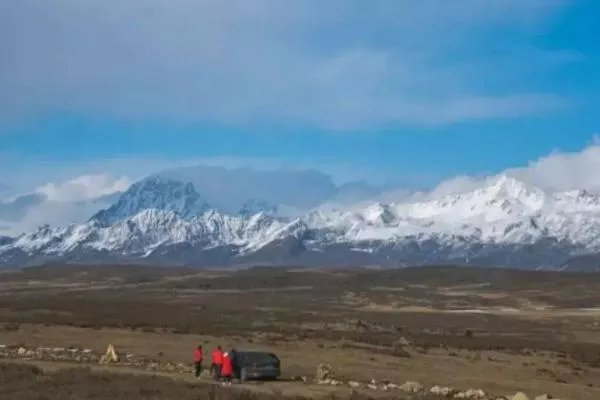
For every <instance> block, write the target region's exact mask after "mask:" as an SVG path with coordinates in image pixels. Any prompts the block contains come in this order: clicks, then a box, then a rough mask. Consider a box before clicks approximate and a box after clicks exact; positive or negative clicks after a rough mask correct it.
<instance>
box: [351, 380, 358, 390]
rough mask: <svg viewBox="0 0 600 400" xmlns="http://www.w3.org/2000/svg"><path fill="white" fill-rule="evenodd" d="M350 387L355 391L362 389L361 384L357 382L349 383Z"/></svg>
mask: <svg viewBox="0 0 600 400" xmlns="http://www.w3.org/2000/svg"><path fill="white" fill-rule="evenodd" d="M348 386H350V387H351V388H353V389H357V388H359V387H360V383H358V382H355V381H348Z"/></svg>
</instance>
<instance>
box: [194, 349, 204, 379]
mask: <svg viewBox="0 0 600 400" xmlns="http://www.w3.org/2000/svg"><path fill="white" fill-rule="evenodd" d="M194 367H195V373H196V378H198V377H199V376H200V372H201V371H202V346H200V345H198V346H197V347H196V349H195V350H194Z"/></svg>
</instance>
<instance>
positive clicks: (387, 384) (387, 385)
mask: <svg viewBox="0 0 600 400" xmlns="http://www.w3.org/2000/svg"><path fill="white" fill-rule="evenodd" d="M385 386H386V387H387V388H388V389H398V388H399V387H400V386H398V385H396V384H395V383H392V382H389V383H386V385H385Z"/></svg>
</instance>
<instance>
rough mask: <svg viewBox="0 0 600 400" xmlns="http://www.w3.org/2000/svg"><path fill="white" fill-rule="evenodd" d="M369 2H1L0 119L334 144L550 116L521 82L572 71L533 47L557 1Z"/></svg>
mask: <svg viewBox="0 0 600 400" xmlns="http://www.w3.org/2000/svg"><path fill="white" fill-rule="evenodd" d="M367 3H368V4H367ZM367 3H365V2H364V1H362V0H329V1H322V0H297V1H288V2H282V1H279V0H254V1H246V0H170V1H165V0H88V1H80V0H55V1H52V2H48V1H43V0H19V1H4V2H0V54H2V58H1V60H0V119H2V120H4V121H14V120H16V119H18V118H20V117H22V118H31V117H32V116H41V115H46V114H48V113H53V112H73V113H79V114H84V115H89V116H94V117H110V118H124V119H127V120H135V119H140V118H144V119H148V118H153V119H154V118H161V119H167V120H172V121H175V122H198V121H200V122H209V123H224V124H243V125H244V126H248V124H275V125H276V126H281V124H292V125H293V126H296V127H297V126H309V127H318V128H324V129H333V130H336V129H360V128H375V127H379V126H387V125H390V124H392V125H398V124H405V125H423V124H425V125H437V124H450V123H455V122H461V121H471V120H481V119H491V118H511V117H520V116H524V115H531V114H538V113H542V112H545V111H548V110H549V109H556V108H557V107H562V106H564V100H563V99H562V98H561V97H560V96H558V95H557V94H554V93H547V92H544V91H543V90H541V89H540V88H535V87H527V85H523V84H522V83H523V82H522V81H523V79H521V78H522V76H523V75H524V74H526V73H532V72H533V73H544V72H545V71H547V70H548V69H551V68H556V67H557V66H559V65H561V63H564V62H569V61H570V60H571V56H570V55H569V53H568V52H543V51H540V50H538V49H536V48H535V46H534V44H533V42H532V38H533V37H534V36H535V34H536V33H538V32H539V31H540V30H541V29H545V28H546V27H547V24H549V23H551V20H552V17H553V16H554V15H556V13H558V12H559V11H560V9H561V8H562V7H563V6H565V4H564V3H565V1H561V0H545V1H521V0H489V1H480V0H456V1H452V2H449V1H444V0H422V1H413V0H381V1H377V2H367ZM507 49H510V50H507ZM517 58H518V60H519V62H518V63H517V62H515V61H513V60H515V59H517ZM524 65H526V66H527V67H524ZM498 67H501V71H502V73H498V71H499V69H498ZM507 83H510V86H511V87H512V88H514V90H513V91H507V90H505V89H503V88H504V87H506V86H507Z"/></svg>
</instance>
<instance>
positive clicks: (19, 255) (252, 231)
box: [0, 176, 600, 268]
mask: <svg viewBox="0 0 600 400" xmlns="http://www.w3.org/2000/svg"><path fill="white" fill-rule="evenodd" d="M265 208H266V209H267V210H265ZM242 211H244V212H240V213H238V214H235V215H226V214H222V213H219V212H217V211H215V210H211V209H210V207H209V206H208V205H207V204H206V203H205V202H204V201H203V200H202V196H200V194H198V193H197V192H196V190H195V189H194V186H193V185H192V184H191V183H184V182H179V181H175V180H171V179H167V178H158V177H153V178H148V179H145V180H142V181H140V182H138V183H136V184H134V185H133V186H131V188H130V189H129V190H127V191H126V192H125V193H124V194H123V195H122V196H121V197H120V198H119V200H118V201H117V202H116V203H115V204H114V205H112V206H111V207H109V208H108V209H106V210H103V211H101V212H99V213H97V214H96V215H95V216H94V217H92V218H91V219H90V220H89V221H88V222H87V223H85V224H79V225H71V226H68V227H64V228H59V229H51V228H49V227H47V226H44V227H41V228H40V229H38V230H37V231H35V232H31V233H27V234H24V235H21V236H18V237H16V238H12V239H7V238H5V239H3V240H2V241H0V263H4V264H5V265H23V264H30V263H35V262H42V261H46V260H48V259H60V260H67V261H74V260H75V261H87V262H92V261H93V262H108V261H123V260H135V261H137V262H140V261H143V262H148V263H161V264H189V265H197V266H202V265H231V264H236V263H250V262H251V263H282V264H285V263H294V264H321V265H329V264H340V265H348V264H352V265H362V264H373V263H377V264H382V265H390V266H391V265H394V266H398V265H407V264H425V263H454V264H478V265H495V266H498V265H500V266H512V267H519V268H576V267H577V266H576V265H575V264H574V261H573V260H577V259H580V258H581V257H585V259H586V264H590V257H594V255H595V254H600V196H597V195H595V194H591V193H588V192H585V191H570V192H562V193H547V192H544V191H542V190H540V189H538V188H534V187H530V186H528V185H527V184H525V183H523V182H520V181H518V180H515V179H513V178H510V177H507V176H499V177H495V178H491V179H489V180H488V181H486V182H485V183H484V184H483V185H482V186H481V187H479V188H477V189H475V190H473V191H469V192H465V193H456V194H452V195H447V196H444V197H441V198H437V199H432V200H427V201H420V202H404V201H401V202H397V203H393V202H392V203H376V202H373V203H368V204H364V203H361V204H356V205H353V206H327V207H320V208H317V209H314V210H313V211H311V212H309V213H307V214H304V215H302V216H300V217H294V218H292V217H290V218H283V217H277V216H275V215H274V213H271V212H269V205H268V204H266V203H265V204H263V203H262V202H260V201H255V202H250V203H249V206H248V208H247V209H244V210H242Z"/></svg>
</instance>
